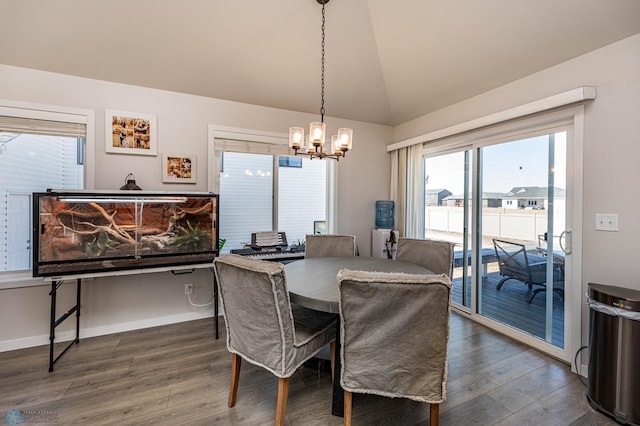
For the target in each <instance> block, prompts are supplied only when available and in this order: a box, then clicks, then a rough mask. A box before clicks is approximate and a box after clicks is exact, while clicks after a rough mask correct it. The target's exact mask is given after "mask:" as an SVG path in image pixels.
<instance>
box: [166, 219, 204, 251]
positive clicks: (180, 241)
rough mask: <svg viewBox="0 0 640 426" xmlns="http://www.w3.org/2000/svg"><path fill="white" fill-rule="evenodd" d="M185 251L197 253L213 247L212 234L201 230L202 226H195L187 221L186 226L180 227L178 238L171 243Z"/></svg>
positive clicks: (170, 243) (197, 224)
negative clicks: (202, 249)
mask: <svg viewBox="0 0 640 426" xmlns="http://www.w3.org/2000/svg"><path fill="white" fill-rule="evenodd" d="M169 245H172V246H175V247H177V248H179V249H180V250H184V251H195V250H196V249H200V248H202V247H211V234H210V231H209V230H207V229H200V224H199V223H196V225H195V226H193V225H192V224H191V222H189V221H188V220H187V225H186V226H178V236H176V237H175V238H174V239H172V240H171V241H170V242H169Z"/></svg>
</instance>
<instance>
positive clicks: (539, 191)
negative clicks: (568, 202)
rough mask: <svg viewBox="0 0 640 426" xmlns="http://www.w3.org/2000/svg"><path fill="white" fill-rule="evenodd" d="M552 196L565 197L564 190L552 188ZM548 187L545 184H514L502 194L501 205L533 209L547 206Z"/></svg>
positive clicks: (508, 207) (510, 207)
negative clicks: (514, 185)
mask: <svg viewBox="0 0 640 426" xmlns="http://www.w3.org/2000/svg"><path fill="white" fill-rule="evenodd" d="M553 194H554V198H556V199H557V198H561V199H564V198H565V190H564V189H562V188H554V189H553ZM548 196H549V189H548V188H547V187H545V186H516V187H513V188H512V189H511V191H509V192H507V193H506V194H504V195H503V196H502V207H503V208H505V209H534V210H543V209H547V208H548V203H547V198H548Z"/></svg>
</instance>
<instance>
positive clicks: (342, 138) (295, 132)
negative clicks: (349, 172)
mask: <svg viewBox="0 0 640 426" xmlns="http://www.w3.org/2000/svg"><path fill="white" fill-rule="evenodd" d="M316 1H317V2H318V3H319V4H321V5H322V61H321V68H320V69H321V74H322V78H321V84H320V87H321V91H320V121H319V122H313V123H311V124H310V125H309V135H308V137H306V138H305V135H304V128H302V127H290V128H289V146H290V147H291V149H293V152H294V153H295V155H306V156H308V157H309V158H310V159H314V158H320V159H322V158H333V159H335V160H339V159H340V157H344V156H345V154H346V153H347V151H349V150H350V149H351V143H352V139H353V130H352V129H347V128H341V129H338V134H337V135H333V136H331V146H330V147H329V149H328V152H327V151H326V150H325V147H324V145H325V131H326V126H325V124H324V28H325V25H324V24H325V17H324V6H325V4H327V3H329V0H316Z"/></svg>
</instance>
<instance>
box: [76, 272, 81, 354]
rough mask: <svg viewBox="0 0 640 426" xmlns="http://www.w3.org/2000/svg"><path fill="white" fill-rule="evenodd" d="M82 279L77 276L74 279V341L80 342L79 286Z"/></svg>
mask: <svg viewBox="0 0 640 426" xmlns="http://www.w3.org/2000/svg"><path fill="white" fill-rule="evenodd" d="M81 283H82V280H80V278H78V281H76V306H75V307H76V340H75V343H76V344H78V343H80V287H81Z"/></svg>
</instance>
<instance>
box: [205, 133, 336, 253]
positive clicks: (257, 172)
mask: <svg viewBox="0 0 640 426" xmlns="http://www.w3.org/2000/svg"><path fill="white" fill-rule="evenodd" d="M214 152H215V156H216V157H217V159H216V160H215V164H216V166H217V167H216V170H214V174H216V176H215V177H214V180H216V181H217V182H218V184H217V185H214V188H215V189H214V192H218V193H219V194H220V238H221V239H226V243H225V245H224V247H223V249H222V252H223V253H228V252H229V251H230V250H232V249H239V248H242V247H243V246H244V245H245V244H249V243H250V241H251V233H253V232H260V231H269V230H278V231H281V232H285V234H286V236H287V242H288V243H289V244H290V245H292V244H295V243H297V242H298V240H300V241H304V239H305V235H307V234H313V233H314V223H315V222H318V221H327V211H328V191H327V180H328V174H329V173H328V171H327V169H328V166H327V161H326V160H313V161H312V160H309V159H306V158H302V157H292V156H290V155H287V154H289V151H288V147H287V146H286V145H285V146H283V145H280V144H276V143H259V142H247V141H237V140H224V139H217V138H216V139H215V142H214ZM222 154H224V155H222ZM222 158H224V168H223V165H222V164H221V160H222ZM216 186H217V187H216Z"/></svg>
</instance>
